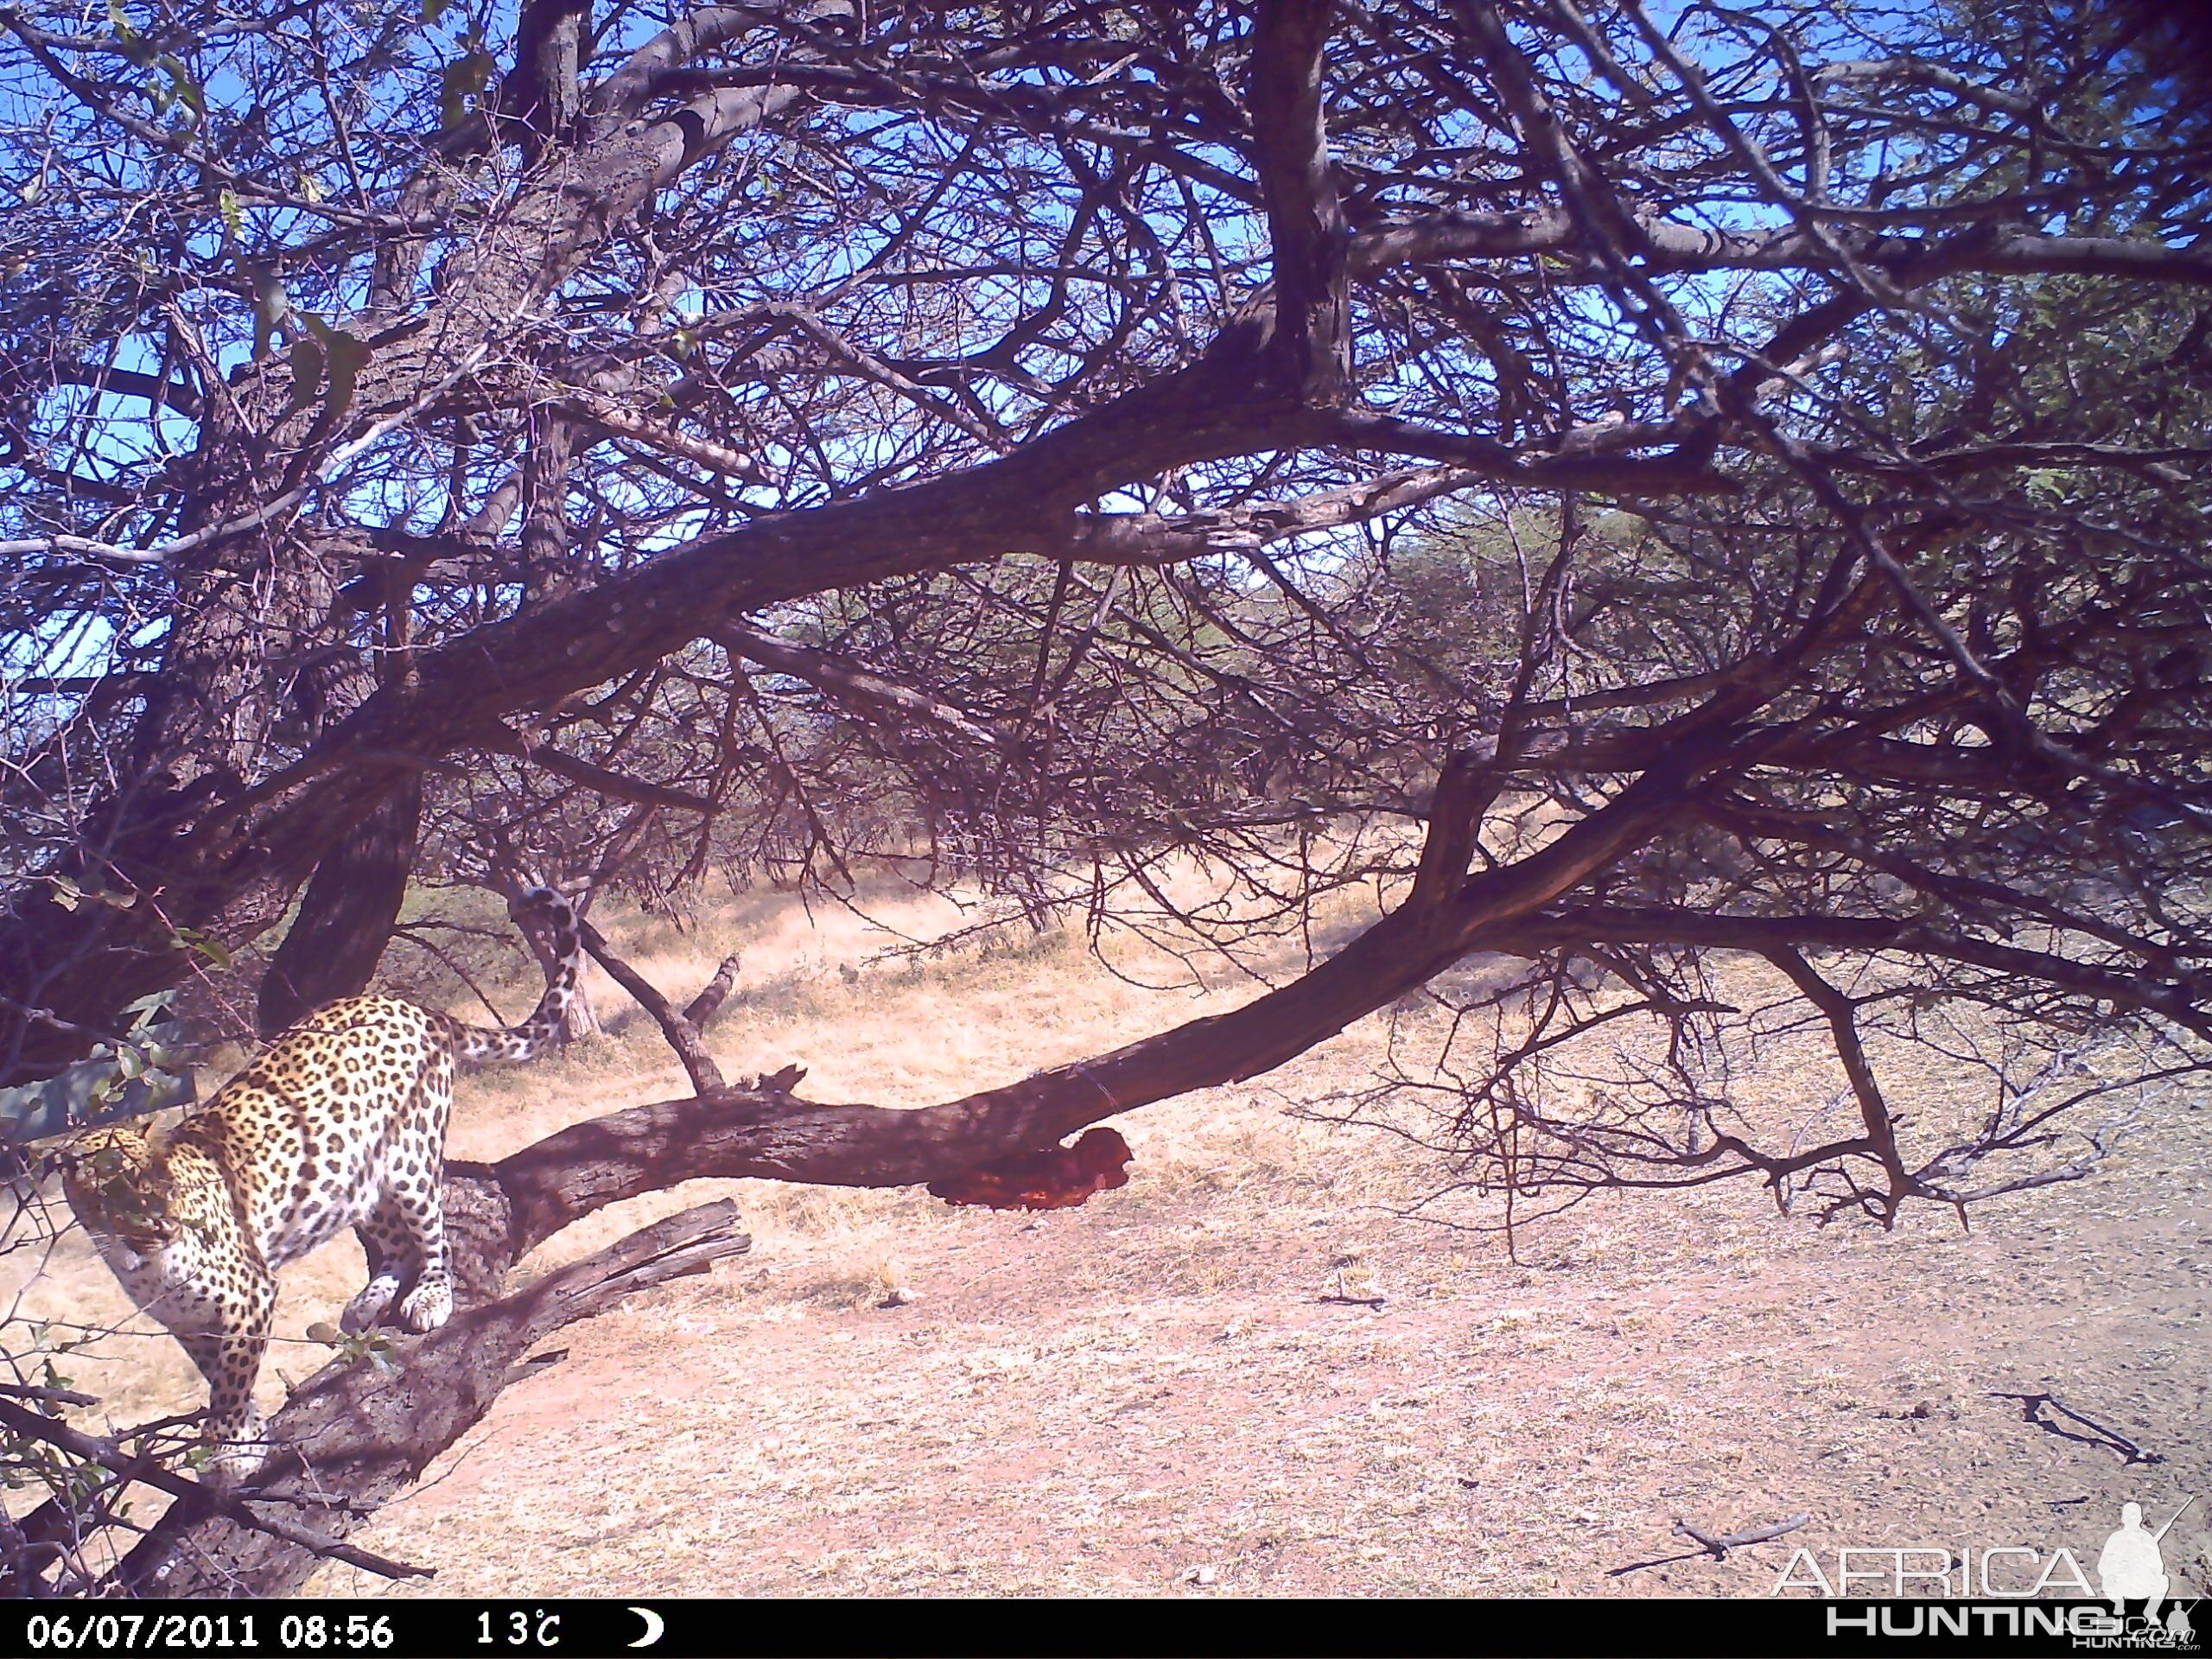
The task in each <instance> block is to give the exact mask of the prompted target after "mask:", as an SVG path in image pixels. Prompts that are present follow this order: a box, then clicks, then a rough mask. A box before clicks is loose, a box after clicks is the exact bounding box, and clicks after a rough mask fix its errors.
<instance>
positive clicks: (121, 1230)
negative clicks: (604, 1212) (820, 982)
mask: <svg viewBox="0 0 2212 1659" xmlns="http://www.w3.org/2000/svg"><path fill="white" fill-rule="evenodd" d="M514 915H515V918H516V920H517V922H518V923H519V924H522V925H532V924H537V925H542V926H543V927H544V928H545V929H546V930H547V931H548V934H549V955H550V968H549V971H548V974H547V978H546V987H545V993H544V995H543V996H542V997H541V998H540V999H539V1001H538V1003H537V1007H536V1008H535V1009H534V1010H532V1012H531V1014H530V1016H529V1018H528V1019H526V1020H524V1021H523V1022H522V1023H521V1024H520V1025H518V1026H512V1027H505V1028H504V1029H487V1028H484V1027H475V1026H470V1025H467V1024H464V1023H463V1022H462V1021H461V1020H456V1019H454V1018H453V1017H452V1016H451V1015H449V1014H440V1013H434V1012H432V1011H430V1010H429V1009H426V1008H423V1007H417V1006H416V1005H415V1004H414V1003H412V1002H409V1001H403V1000H401V999H400V998H397V997H393V996H379V995H364V996H351V997H345V998H341V999H340V1000H339V1001H334V1002H329V1003H327V1004H325V1005H323V1006H322V1007H319V1008H317V1009H315V1011H314V1012H313V1013H311V1014H308V1015H307V1016H306V1017H305V1018H303V1019H302V1020H299V1021H298V1022H297V1023H296V1024H295V1025H294V1026H292V1027H290V1028H289V1030H287V1031H286V1032H284V1033H283V1034H282V1035H281V1036H280V1037H279V1038H278V1039H277V1041H276V1043H275V1044H274V1045H273V1046H271V1047H270V1049H269V1050H268V1052H265V1053H264V1054H263V1055H262V1056H261V1058H259V1059H257V1060H256V1061H255V1062H254V1063H253V1064H251V1065H249V1066H247V1067H246V1068H245V1070H244V1071H240V1072H239V1073H238V1075H237V1076H236V1077H232V1079H231V1080H230V1081H229V1082H228V1083H226V1084H224V1085H223V1087H222V1088H221V1089H220V1090H218V1091H217V1093H216V1094H215V1096H213V1098H212V1099H211V1100H210V1101H209V1102H208V1103H207V1104H206V1105H205V1106H204V1107H202V1108H200V1109H198V1110H197V1111H195V1112H193V1113H191V1114H190V1115H188V1116H186V1117H185V1118H183V1119H182V1120H181V1122H177V1123H175V1124H173V1125H170V1126H168V1127H166V1128H162V1127H149V1126H146V1125H143V1124H137V1123H131V1124H116V1125H109V1126H105V1127H103V1128H97V1129H94V1130H92V1131H91V1132H89V1133H88V1134H86V1135H84V1136H82V1137H80V1139H79V1141H77V1143H76V1144H75V1146H74V1147H72V1148H71V1150H70V1152H69V1153H68V1154H67V1155H66V1156H65V1157H64V1159H63V1160H62V1185H63V1189H64V1192H65V1193H66V1195H67V1199H68V1202H69V1205H70V1207H71V1209H72V1210H73V1211H75V1213H76V1215H77V1217H78V1219H79V1221H80V1222H82V1223H83V1224H84V1226H85V1230H86V1232H87V1233H88V1234H89V1235H90V1236H91V1238H92V1243H93V1245H94V1247H95V1248H96V1249H98V1250H99V1254H100V1255H101V1257H102V1259H103V1260H105V1262H106V1263H107V1265H108V1267H109V1268H110V1270H111V1271H112V1272H113V1273H114V1274H115V1276H116V1278H117V1280H118V1281H119V1282H120V1283H121V1284H122V1286H123V1288H124V1291H125V1293H126V1294H129V1296H130V1299H131V1300H132V1301H133V1302H134V1303H135V1304H136V1305H137V1306H138V1307H140V1308H141V1309H143V1311H144V1312H146V1313H149V1314H150V1315H151V1316H152V1317H153V1318H154V1319H156V1320H158V1321H159V1322H160V1323H161V1324H162V1325H165V1326H166V1327H167V1328H168V1331H169V1333H170V1334H171V1335H172V1336H174V1337H175V1338H176V1339H177V1341H178V1342H179V1343H180V1344H182V1345H183V1348H184V1351H185V1352H186V1353H187V1354H188V1355H189V1356H190V1357H191V1359H192V1362H193V1363H194V1365H195V1366H197V1367H198V1368H199V1370H200V1374H201V1375H202V1376H204V1377H206V1379H207V1389H208V1410H207V1417H206V1419H205V1421H204V1426H203V1428H202V1432H201V1434H202V1440H204V1442H205V1444H206V1447H207V1451H206V1454H205V1456H204V1458H203V1459H200V1462H201V1465H202V1472H203V1474H204V1475H205V1477H206V1478H207V1479H208V1481H209V1482H210V1484H212V1485H214V1486H215V1487H217V1488H219V1489H232V1488H236V1487H238V1486H241V1485H244V1484H247V1483H249V1482H251V1481H252V1480H253V1479H254V1478H255V1477H256V1476H257V1474H258V1473H259V1472H260V1471H261V1470H262V1469H263V1468H264V1465H265V1464H266V1461H267V1459H268V1455H269V1447H268V1443H267V1439H266V1436H267V1425H266V1423H265V1422H264V1420H263V1418H262V1415H261V1414H260V1412H259V1411H258V1409H257V1408H256V1407H255V1405H254V1400H253V1393H254V1384H255V1383H256V1381H257V1379H258V1378H259V1376H260V1374H261V1364H262V1360H263V1357H264V1355H265V1354H266V1352H267V1351H268V1347H269V1340H270V1326H271V1323H272V1319H273V1315H274V1313H275V1310H276V1302H277V1270H278V1269H279V1268H283V1267H286V1266H288V1265H289V1264H290V1263H291V1262H296V1261H297V1260H299V1259H300V1258H301V1257H302V1256H303V1255H306V1254H307V1253H308V1251H310V1250H312V1249H315V1248H316V1247H317V1246H319V1245H321V1244H322V1243H325V1242H327V1240H329V1239H331V1238H334V1237H335V1236H337V1235H338V1234H339V1233H340V1232H341V1231H343V1230H345V1229H346V1228H347V1227H351V1228H353V1230H354V1233H355V1235H356V1236H358V1237H359V1240H360V1243H361V1248H362V1252H363V1254H364V1255H365V1256H366V1258H367V1262H368V1273H369V1281H368V1283H367V1285H366V1286H365V1287H363V1288H362V1290H361V1291H360V1293H359V1294H358V1295H356V1296H354V1297H353V1300H351V1301H349V1302H348V1303H347V1304H346V1309H345V1312H344V1313H343V1314H342V1315H341V1316H340V1328H341V1330H342V1331H343V1332H346V1333H348V1334H352V1335H359V1334H361V1333H365V1332H369V1331H371V1330H372V1329H373V1328H374V1327H375V1326H376V1325H378V1323H379V1322H382V1321H385V1319H386V1317H387V1315H388V1314H389V1313H391V1311H392V1309H393V1307H394V1305H395V1304H397V1314H398V1322H399V1324H400V1325H404V1327H405V1328H406V1329H407V1330H409V1331H412V1332H429V1331H435V1330H436V1329H438V1328H439V1327H440V1326H441V1325H444V1324H445V1323H446V1321H447V1320H448V1319H450V1318H451V1317H452V1315H453V1307H454V1286H453V1274H452V1271H451V1268H450V1265H449V1263H448V1258H447V1250H446V1236H445V1213H444V1204H443V1182H444V1160H445V1136H446V1122H447V1119H448V1116H450V1115H451V1113H452V1109H453V1091H454V1077H455V1075H456V1073H458V1072H460V1071H474V1070H476V1069H477V1068H479V1067H481V1066H486V1065H496V1064H500V1063H503V1062H505V1063H512V1062H522V1061H527V1060H531V1059H534V1058H537V1057H538V1056H539V1055H540V1054H542V1053H543V1052H546V1051H547V1050H548V1049H550V1047H551V1046H553V1045H554V1044H555V1042H556V1039H557V1038H558V1036H559V1034H560V1033H561V1032H562V1031H563V1028H564V1026H565V1021H566V1017H567V1014H568V1012H569V1007H570V1004H571V1003H572V1002H573V1001H574V1000H575V995H576V980H577V966H578V961H579V957H580V954H581V944H582V938H581V926H580V924H579V922H578V920H577V916H576V912H575V907H574V906H571V905H570V904H569V901H568V900H567V899H564V898H563V897H562V896H561V895H560V894H559V893H556V892H554V891H553V890H552V889H551V888H550V887H532V888H530V889H528V890H527V891H525V892H524V893H523V894H522V895H521V896H520V897H519V899H518V900H517V902H516V904H515V906H514Z"/></svg>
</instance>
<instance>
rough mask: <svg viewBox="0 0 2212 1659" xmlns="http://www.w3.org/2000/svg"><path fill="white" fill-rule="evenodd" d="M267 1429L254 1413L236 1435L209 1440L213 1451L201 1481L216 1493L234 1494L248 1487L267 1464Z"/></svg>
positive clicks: (259, 1415)
mask: <svg viewBox="0 0 2212 1659" xmlns="http://www.w3.org/2000/svg"><path fill="white" fill-rule="evenodd" d="M267 1433H268V1429H267V1426H266V1425H265V1424H264V1422H263V1421H262V1417H261V1414H260V1413H259V1412H255V1413H254V1414H253V1415H252V1416H251V1418H250V1419H248V1420H247V1421H246V1422H245V1424H244V1425H243V1426H242V1427H239V1428H238V1431H237V1432H236V1433H231V1434H226V1435H224V1436H222V1437H221V1438H220V1439H217V1438H215V1437H213V1435H212V1434H211V1436H210V1437H209V1441H208V1444H209V1446H210V1447H211V1448H212V1451H211V1453H210V1455H209V1457H208V1459H207V1465H206V1466H205V1467H204V1468H203V1469H202V1470H201V1471H200V1478H201V1479H202V1480H204V1481H206V1482H207V1484H209V1485H210V1486H213V1487H214V1488H215V1489H216V1490H217V1491H224V1492H228V1491H236V1490H237V1489H238V1488H239V1487H241V1486H244V1485H246V1484H249V1483H250V1482H251V1480H252V1479H253V1478H254V1477H255V1476H256V1475H258V1474H259V1473H260V1472H261V1471H262V1468H263V1466H264V1465H265V1464H267V1463H268V1461H269V1452H270V1445H269V1441H268V1439H267V1438H266V1437H267Z"/></svg>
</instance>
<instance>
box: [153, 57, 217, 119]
mask: <svg viewBox="0 0 2212 1659" xmlns="http://www.w3.org/2000/svg"><path fill="white" fill-rule="evenodd" d="M157 67H159V68H160V70H161V72H162V73H163V74H165V75H167V76H168V78H169V90H168V92H167V94H166V95H164V94H162V93H161V92H158V91H157V92H156V94H155V104H156V107H157V108H158V107H160V106H161V105H165V104H168V103H169V102H170V101H172V100H174V101H175V102H176V103H179V104H182V105H185V106H186V107H187V108H188V109H189V110H191V111H192V112H193V113H194V115H196V116H198V117H199V118H200V119H201V120H202V121H205V120H206V119H207V93H206V92H204V91H202V90H201V88H200V83H199V82H198V81H196V80H194V79H193V78H192V72H191V71H190V70H188V69H187V68H186V67H184V65H183V64H182V63H181V62H180V61H179V60H177V59H176V58H175V57H173V56H171V55H169V54H167V53H163V54H162V59H161V62H160V63H159V65H158V66H157Z"/></svg>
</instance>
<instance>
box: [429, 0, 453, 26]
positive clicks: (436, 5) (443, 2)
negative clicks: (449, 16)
mask: <svg viewBox="0 0 2212 1659" xmlns="http://www.w3.org/2000/svg"><path fill="white" fill-rule="evenodd" d="M447 5H448V0H423V22H426V23H435V22H437V21H438V19H439V18H441V17H442V16H445V15H446V7H447Z"/></svg>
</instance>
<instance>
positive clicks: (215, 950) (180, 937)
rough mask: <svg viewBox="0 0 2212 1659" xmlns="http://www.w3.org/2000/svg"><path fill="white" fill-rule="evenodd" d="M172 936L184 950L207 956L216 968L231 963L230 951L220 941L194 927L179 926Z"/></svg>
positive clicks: (226, 966)
mask: <svg viewBox="0 0 2212 1659" xmlns="http://www.w3.org/2000/svg"><path fill="white" fill-rule="evenodd" d="M172 937H174V938H175V940H176V942H177V943H178V944H181V945H182V946H183V947H184V948H185V949H186V950H190V951H193V952H194V953H196V954H197V955H200V956H203V957H207V960H208V961H210V962H212V963H214V964H215V965H216V966H217V967H218V968H228V967H229V966H230V965H231V953H230V952H229V951H228V950H226V949H224V947H223V943H222V941H221V940H219V939H216V938H210V937H209V936H208V935H207V934H205V933H202V932H201V931H200V930H199V929H198V928H196V927H180V928H178V929H177V930H176V931H175V934H174V935H173V936H172Z"/></svg>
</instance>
